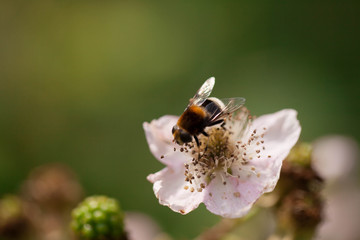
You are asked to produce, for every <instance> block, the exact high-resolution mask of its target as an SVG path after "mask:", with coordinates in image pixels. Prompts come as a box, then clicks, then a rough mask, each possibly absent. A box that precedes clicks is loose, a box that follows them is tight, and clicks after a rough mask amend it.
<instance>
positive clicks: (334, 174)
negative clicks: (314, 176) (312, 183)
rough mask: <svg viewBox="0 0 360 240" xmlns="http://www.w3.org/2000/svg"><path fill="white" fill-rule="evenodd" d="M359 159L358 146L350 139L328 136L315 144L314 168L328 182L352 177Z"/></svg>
mask: <svg viewBox="0 0 360 240" xmlns="http://www.w3.org/2000/svg"><path fill="white" fill-rule="evenodd" d="M358 158H359V148H358V145H357V143H356V142H355V141H354V140H353V139H351V138H349V137H345V136H326V137H322V138H320V139H318V140H316V141H315V142H314V143H313V152H312V162H311V164H312V167H313V168H314V169H315V170H316V171H317V172H318V173H319V175H320V176H321V177H323V178H324V179H326V180H328V181H334V180H338V179H339V178H343V177H349V176H351V174H349V173H350V172H351V170H353V169H355V166H354V165H355V163H356V161H357V159H358Z"/></svg>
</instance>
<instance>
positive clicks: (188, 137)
mask: <svg viewBox="0 0 360 240" xmlns="http://www.w3.org/2000/svg"><path fill="white" fill-rule="evenodd" d="M214 85H215V78H214V77H211V78H209V79H208V80H206V81H205V82H204V84H203V85H202V86H201V87H200V89H199V90H198V91H197V92H196V94H195V96H194V97H193V98H191V99H190V102H189V105H188V106H187V107H186V109H185V111H184V112H183V114H181V116H180V117H179V120H178V121H177V123H176V125H175V126H174V127H173V128H172V134H173V136H174V141H175V142H176V143H177V144H179V145H183V144H184V143H188V142H191V141H192V140H193V138H194V139H195V141H196V144H197V146H200V142H199V139H198V137H197V136H198V135H199V134H203V135H204V136H206V137H208V136H209V135H208V134H207V133H206V132H205V129H206V128H207V127H211V126H214V125H217V124H223V123H224V121H225V119H226V117H227V116H229V115H230V114H231V113H233V112H234V111H236V110H238V109H239V108H240V107H242V106H243V105H244V103H245V98H241V97H237V98H227V99H222V100H220V99H218V98H215V97H209V96H210V93H211V91H212V89H213V88H214Z"/></svg>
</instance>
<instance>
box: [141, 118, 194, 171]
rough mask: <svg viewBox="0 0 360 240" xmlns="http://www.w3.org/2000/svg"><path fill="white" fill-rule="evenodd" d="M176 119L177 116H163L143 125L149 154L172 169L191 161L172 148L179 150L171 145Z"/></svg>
mask: <svg viewBox="0 0 360 240" xmlns="http://www.w3.org/2000/svg"><path fill="white" fill-rule="evenodd" d="M177 119H178V117H177V116H171V115H165V116H163V117H161V118H159V119H155V120H152V121H151V122H150V123H147V122H144V123H143V127H144V130H145V136H146V140H147V142H148V144H149V148H150V151H151V153H152V154H153V155H154V156H155V157H156V158H157V159H158V160H159V161H161V162H162V163H164V164H166V165H168V166H173V167H175V166H177V165H181V164H183V163H184V162H185V161H186V160H188V159H191V157H190V156H187V155H186V154H185V153H184V152H180V151H179V150H177V151H174V148H177V149H179V146H178V145H176V144H175V143H173V136H172V133H171V130H172V127H173V126H174V125H175V124H176V122H177Z"/></svg>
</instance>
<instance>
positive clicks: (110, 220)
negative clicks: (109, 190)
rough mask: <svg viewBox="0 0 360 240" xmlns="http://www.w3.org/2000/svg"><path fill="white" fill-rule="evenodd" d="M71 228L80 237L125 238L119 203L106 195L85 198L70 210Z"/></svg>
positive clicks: (87, 238)
mask: <svg viewBox="0 0 360 240" xmlns="http://www.w3.org/2000/svg"><path fill="white" fill-rule="evenodd" d="M71 228H72V230H73V231H74V233H75V234H76V235H77V236H78V237H79V238H80V239H86V240H118V239H119V240H120V239H125V237H124V236H125V234H124V215H123V212H122V210H121V208H120V206H119V203H118V202H117V201H116V200H115V199H112V198H108V197H106V196H92V197H88V198H86V199H85V200H84V201H83V202H81V203H80V204H79V205H78V206H77V207H76V208H75V209H74V210H73V211H72V222H71Z"/></svg>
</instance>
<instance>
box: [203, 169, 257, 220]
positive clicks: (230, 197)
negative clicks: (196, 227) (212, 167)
mask: <svg viewBox="0 0 360 240" xmlns="http://www.w3.org/2000/svg"><path fill="white" fill-rule="evenodd" d="M223 179H224V180H225V181H226V184H225V185H224V183H223ZM253 179H254V178H250V179H248V178H246V177H244V178H243V179H241V178H237V177H233V176H228V177H225V176H224V175H221V174H218V175H217V176H216V177H215V178H214V179H213V180H212V181H211V182H210V184H209V185H208V186H207V188H206V190H207V191H206V194H205V199H204V204H205V205H206V208H207V209H208V210H209V211H210V212H212V213H214V214H217V215H220V216H222V217H225V218H240V217H243V216H244V215H246V214H247V213H248V212H249V211H250V209H251V207H252V205H253V204H254V203H255V201H256V200H257V199H258V198H259V197H260V196H261V194H263V191H264V190H263V187H262V185H259V184H258V183H257V182H256V181H253Z"/></svg>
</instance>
